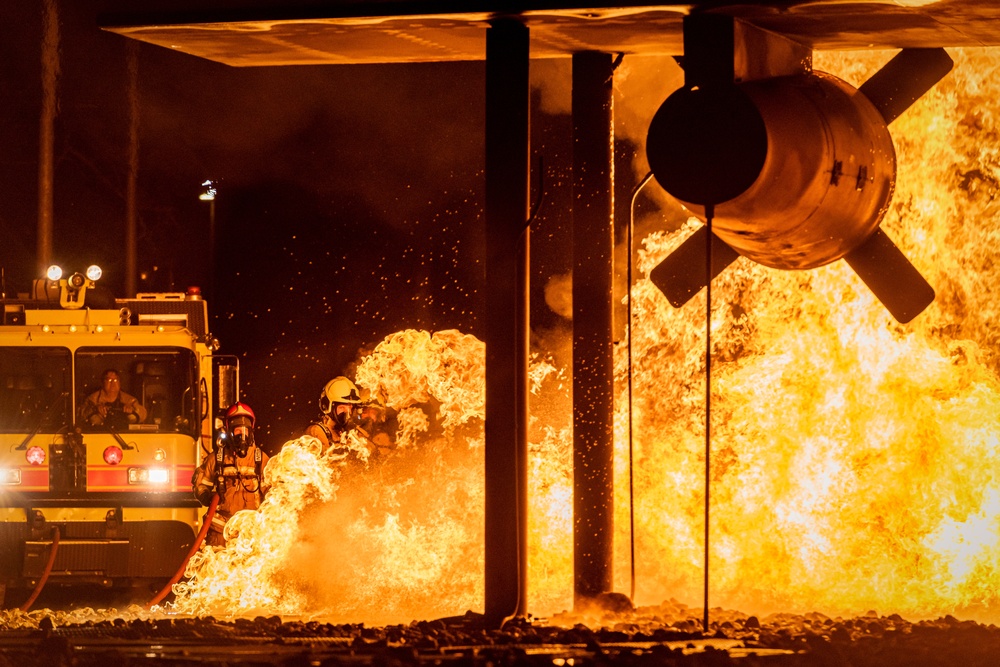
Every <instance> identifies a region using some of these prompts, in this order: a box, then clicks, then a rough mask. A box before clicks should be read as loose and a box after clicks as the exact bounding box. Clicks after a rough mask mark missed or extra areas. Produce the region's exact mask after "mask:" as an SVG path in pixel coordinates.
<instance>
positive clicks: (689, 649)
mask: <svg viewBox="0 0 1000 667" xmlns="http://www.w3.org/2000/svg"><path fill="white" fill-rule="evenodd" d="M664 605H665V606H664V607H659V608H640V609H638V610H634V611H625V612H616V613H612V614H604V616H603V617H602V618H600V619H594V618H591V619H589V621H588V623H583V622H576V623H574V622H573V618H572V616H571V615H570V614H568V613H567V614H561V615H558V616H555V617H553V618H551V619H545V620H542V619H532V618H527V619H521V618H517V619H513V620H511V621H509V622H508V623H506V624H505V625H504V627H503V628H502V629H491V628H488V627H486V626H485V625H484V624H483V619H482V617H481V616H480V615H478V614H475V613H472V612H468V613H466V614H465V615H464V616H457V617H453V618H445V619H437V620H430V621H415V622H412V623H409V624H399V625H387V626H383V627H368V626H366V625H365V624H358V623H346V624H341V623H325V622H319V621H313V620H310V621H302V620H287V619H281V618H279V617H277V616H270V617H268V616H258V617H256V618H253V619H246V618H237V619H231V620H221V619H218V618H213V617H202V618H173V617H170V616H165V615H162V614H161V615H145V614H142V613H139V609H138V608H135V609H134V610H132V611H131V612H126V613H123V614H120V615H116V614H115V613H111V612H113V610H108V611H107V612H103V615H104V616H106V618H101V616H102V612H94V613H93V614H92V615H91V619H90V620H85V621H80V620H79V618H80V615H79V614H67V613H63V612H49V611H48V610H40V611H37V612H32V613H31V614H25V613H23V612H18V611H0V667H15V666H16V667H42V666H44V667H62V666H66V667H69V666H74V667H98V666H100V667H109V666H111V665H128V666H130V667H135V666H147V665H149V666H152V665H171V666H172V667H187V666H192V667H194V666H198V667H223V666H229V665H260V666H265V665H281V666H282V667H286V666H287V667H292V666H295V667H298V666H300V665H302V666H305V665H317V666H320V667H333V666H341V665H396V666H399V667H405V666H408V665H420V666H423V665H455V666H459V665H474V666H482V667H486V666H491V667H492V666H496V667H499V666H501V665H525V666H535V665H557V666H561V665H573V666H574V667H575V666H578V665H612V664H613V665H670V666H675V667H685V666H715V665H746V666H748V667H752V666H758V665H760V666H764V665H767V666H770V665H775V666H782V667H784V666H799V665H803V666H804V665H809V666H810V667H812V666H819V667H895V666H897V665H898V666H900V667H902V666H903V665H905V666H907V667H910V666H913V665H918V666H925V665H941V666H945V665H947V666H952V665H962V667H977V666H979V665H983V666H985V665H991V666H992V665H995V664H996V660H997V656H998V655H1000V629H998V628H997V627H996V626H995V625H992V624H991V625H984V624H981V623H977V622H975V621H963V620H959V619H956V618H954V617H952V616H945V617H942V618H938V619H934V620H922V621H915V622H911V621H908V620H906V619H904V618H902V617H900V616H899V615H896V614H892V615H889V616H882V615H879V614H877V613H875V612H869V613H868V614H867V615H862V616H859V617H854V618H840V617H837V618H830V617H828V616H824V615H823V614H819V613H810V614H787V613H784V614H771V615H769V616H765V617H761V618H758V617H756V616H748V615H745V614H740V613H736V612H726V611H724V610H721V609H720V610H713V617H712V620H711V624H710V631H709V632H708V633H705V632H703V631H702V626H701V621H700V619H698V617H697V616H696V615H695V614H693V613H691V612H696V611H697V610H694V609H686V608H684V607H683V605H672V606H671V605H668V603H664ZM666 607H669V609H666V611H665V608H666ZM677 612H687V613H686V614H684V613H680V614H678V613H677ZM671 616H673V617H671ZM129 617H131V618H129ZM74 619H76V620H74Z"/></svg>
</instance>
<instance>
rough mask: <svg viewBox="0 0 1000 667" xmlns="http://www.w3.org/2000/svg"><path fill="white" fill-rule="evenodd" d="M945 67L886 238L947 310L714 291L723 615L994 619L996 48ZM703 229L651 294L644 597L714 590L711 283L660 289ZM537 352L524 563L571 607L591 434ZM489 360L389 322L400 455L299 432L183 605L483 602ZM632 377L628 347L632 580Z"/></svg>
mask: <svg viewBox="0 0 1000 667" xmlns="http://www.w3.org/2000/svg"><path fill="white" fill-rule="evenodd" d="M951 54H952V56H953V58H954V59H955V61H956V66H955V68H954V70H953V71H952V73H951V74H949V75H948V76H947V77H946V78H945V79H944V80H943V81H942V82H941V83H939V84H938V85H937V86H936V87H935V88H934V89H933V90H932V91H931V92H930V93H928V94H927V95H925V96H924V98H922V99H921V100H919V101H918V102H917V103H916V104H915V105H914V106H913V107H911V108H910V109H909V110H908V111H907V112H906V113H905V114H904V115H903V116H902V117H900V118H899V119H898V120H896V121H895V122H894V123H893V125H892V128H891V131H892V135H893V138H894V141H895V145H896V149H897V153H898V160H899V175H898V179H897V186H896V193H895V196H894V198H893V204H892V208H891V210H890V211H889V214H888V215H887V217H886V219H885V221H884V222H883V227H884V229H886V231H887V232H888V233H889V234H890V236H891V237H892V238H893V239H894V240H895V242H896V243H897V245H899V246H900V247H901V249H902V250H903V251H904V252H905V254H906V255H907V256H908V257H909V258H910V259H911V260H912V261H913V263H914V264H915V265H916V266H917V268H918V269H919V270H920V271H921V273H922V274H923V275H924V276H926V277H927V279H928V280H929V281H930V283H931V284H932V285H934V286H935V288H936V290H937V300H936V301H935V303H934V304H933V305H932V306H931V307H930V308H929V309H928V310H927V311H926V312H924V313H923V314H922V315H920V316H919V317H918V318H917V319H916V320H914V322H912V323H911V324H909V325H905V326H902V325H899V324H897V323H896V322H895V321H894V320H892V319H891V317H890V316H889V315H888V313H886V311H885V309H884V308H883V307H882V306H881V304H879V303H878V302H877V301H876V300H875V299H874V297H873V296H872V295H871V294H870V292H869V291H868V290H867V288H866V287H865V286H864V285H863V284H862V283H861V281H860V280H859V279H858V278H857V277H856V276H855V275H854V274H853V273H852V272H851V271H850V270H849V268H848V267H847V266H846V265H844V263H842V262H838V263H836V264H834V265H831V266H828V267H824V268H822V269H818V270H814V271H809V272H782V271H776V270H770V269H766V268H764V267H761V266H759V265H756V264H752V263H750V262H748V261H746V260H739V261H738V262H737V263H736V264H734V265H733V266H732V267H730V269H729V270H728V271H726V272H725V273H724V274H723V275H722V276H720V278H719V279H717V281H716V282H715V283H713V304H712V306H713V308H712V313H713V315H712V322H711V326H712V341H713V355H714V357H713V366H712V441H711V446H712V452H711V462H712V474H711V484H712V486H711V505H712V508H711V517H712V519H711V525H710V529H711V531H710V532H711V558H710V561H711V570H710V580H711V599H710V604H711V605H712V606H725V607H729V608H735V609H740V610H742V611H744V612H747V613H757V614H761V613H767V612H769V611H777V610H781V611H788V612H805V611H820V612H823V613H826V614H828V615H853V614H862V613H864V612H866V611H867V610H869V609H877V610H878V611H879V613H883V614H889V613H894V612H895V613H899V614H902V615H904V616H907V617H911V618H923V617H929V616H938V615H942V614H945V613H951V614H956V615H962V616H965V617H971V618H977V619H980V620H993V619H995V618H997V617H1000V614H998V613H997V612H998V611H1000V598H998V593H997V591H1000V567H998V563H1000V480H998V479H997V474H998V472H997V471H1000V379H998V373H1000V354H998V353H1000V340H998V336H1000V332H998V330H997V329H996V327H995V326H993V324H992V323H993V322H994V321H996V317H997V315H998V312H997V311H998V309H1000V304H998V303H997V302H996V298H995V296H994V295H993V294H992V293H991V288H992V286H993V285H997V284H1000V275H997V274H998V273H1000V268H997V267H1000V263H998V262H997V261H996V260H997V259H998V258H997V257H996V255H997V252H998V251H997V248H998V247H1000V243H998V242H1000V238H998V237H1000V224H998V220H997V216H998V207H1000V199H998V197H997V194H998V192H1000V159H998V150H1000V149H998V148H997V147H998V146H1000V126H998V122H997V118H996V114H995V113H994V111H993V109H994V107H995V100H996V99H998V98H1000V90H998V88H1000V84H998V83H997V77H996V76H992V75H993V74H994V73H996V72H997V62H998V60H997V54H996V52H995V51H990V50H953V51H951ZM891 55H892V54H890V53H883V52H871V53H864V54H823V53H819V54H816V58H815V68H816V69H818V70H823V71H828V72H831V73H834V74H837V75H838V76H841V77H843V78H845V79H846V80H848V81H850V82H851V83H853V84H854V85H859V84H860V83H861V82H862V81H863V80H864V79H865V78H867V76H869V75H870V74H871V73H872V72H874V71H875V70H876V69H878V67H879V66H881V64H883V63H884V62H885V61H886V60H888V58H889V57H890V56H891ZM626 60H627V59H626ZM638 168H639V167H637V169H638ZM650 187H654V186H650ZM673 215H674V217H675V218H676V217H677V212H676V211H675V212H674V213H673ZM664 217H665V218H669V216H664ZM644 223H646V224H648V220H647V221H644ZM688 231H689V228H687V227H685V228H682V229H679V230H673V231H659V232H655V233H653V234H651V235H650V236H648V237H647V238H646V239H645V240H644V241H643V242H642V244H641V246H642V247H641V249H640V250H639V252H638V260H637V270H636V275H637V276H640V278H639V279H638V280H637V281H636V283H635V284H634V285H633V287H632V306H633V315H632V327H633V339H632V346H633V355H632V356H633V362H634V363H633V368H632V379H633V392H634V393H633V397H632V401H631V408H632V410H633V413H632V415H633V420H632V421H633V432H632V434H631V440H632V446H633V452H634V468H633V474H634V497H633V498H632V499H631V501H632V503H633V504H634V520H635V535H634V540H635V554H636V564H635V572H636V600H635V602H636V603H637V604H640V605H651V604H658V603H660V602H661V601H663V600H667V599H670V598H676V599H678V600H682V601H685V602H686V603H688V604H691V605H699V604H701V585H702V575H703V571H702V566H703V550H704V543H703V530H704V524H703V518H704V517H703V502H704V493H705V489H704V477H703V475H704V456H705V452H704V445H705V443H704V407H705V406H704V393H705V365H704V358H703V352H704V330H705V323H704V312H705V302H704V299H705V295H704V293H702V294H701V295H700V296H699V297H696V298H695V299H693V300H692V301H691V303H689V304H688V305H687V306H685V307H684V308H682V309H678V310H675V309H673V308H672V307H671V306H670V305H669V304H668V303H667V301H666V299H665V298H664V297H663V296H662V294H660V292H659V291H658V290H657V289H656V288H655V287H654V286H653V285H652V283H650V282H649V280H648V279H647V278H646V276H648V273H649V271H650V269H651V268H652V267H653V266H655V265H656V263H657V262H658V261H659V260H660V259H662V258H663V257H664V256H665V255H666V254H667V253H668V252H669V251H670V250H671V249H672V248H674V247H676V246H677V245H678V244H679V243H680V241H681V240H682V239H683V238H684V236H685V235H686V234H687V233H688ZM562 344H563V345H568V341H563V342H562ZM539 352H540V356H539V357H538V358H535V359H533V363H532V402H531V415H532V423H531V433H530V436H531V445H530V471H529V479H530V488H529V494H530V517H529V521H530V528H529V530H530V535H529V575H528V576H529V611H530V612H531V613H532V614H533V615H536V616H546V615H550V614H553V613H556V612H559V611H561V610H564V609H568V608H570V607H572V576H573V575H572V541H573V540H572V455H571V451H572V433H571V429H570V426H569V425H570V422H571V419H570V410H571V403H570V399H569V398H568V396H567V394H568V392H569V387H570V385H569V382H568V379H567V378H568V373H569V371H568V369H564V368H559V367H558V366H557V364H556V362H555V361H554V358H556V356H555V355H553V354H551V352H552V351H551V350H540V351H539ZM483 359H484V348H483V344H482V343H481V342H480V341H478V340H476V339H475V338H474V337H472V336H469V335H465V334H462V333H460V332H456V331H439V332H435V333H433V334H431V333H429V332H425V331H413V330H407V331H401V332H399V333H396V334H393V335H392V336H389V337H387V338H386V339H385V340H384V341H383V342H382V343H381V344H379V345H378V346H377V347H376V348H375V349H374V351H373V352H372V354H371V355H369V356H368V357H366V358H365V359H363V360H361V362H360V364H359V367H358V369H357V375H356V377H357V380H358V383H359V384H361V385H363V386H368V387H375V386H381V387H382V388H383V389H384V390H385V392H386V394H387V397H388V403H389V406H390V407H391V408H393V409H395V410H398V411H399V421H400V435H399V443H400V444H399V447H398V448H397V449H396V450H395V451H394V452H393V453H392V454H391V455H389V456H388V457H383V458H382V459H374V460H371V461H368V462H367V464H365V463H359V462H348V461H346V460H344V459H338V458H334V457H331V456H325V455H323V454H322V453H321V452H320V451H319V449H318V447H317V446H316V443H315V442H314V441H311V440H309V439H300V440H295V441H292V442H289V443H286V444H285V445H284V447H283V448H282V450H281V452H280V453H279V454H277V455H276V456H275V457H274V458H272V460H271V464H270V466H269V468H268V475H269V476H270V481H271V483H272V485H273V488H274V490H273V491H272V492H271V494H270V496H269V497H268V498H267V499H266V501H265V503H264V506H263V507H262V508H261V510H260V511H259V512H257V513H254V514H249V513H248V514H247V515H246V516H240V517H239V518H238V519H237V520H234V521H232V522H231V525H233V527H234V528H235V529H237V530H238V531H239V533H238V535H236V536H234V537H233V539H232V541H231V544H230V546H229V547H227V548H226V549H225V550H223V551H218V552H213V551H211V550H203V551H202V552H200V553H199V554H198V555H197V557H196V558H195V559H193V560H192V562H191V564H190V567H189V570H188V574H189V575H190V577H191V578H190V580H189V581H188V582H186V583H184V584H179V585H178V586H177V587H176V593H177V597H176V601H175V602H173V603H172V604H171V605H168V606H167V607H166V610H167V611H173V612H177V613H194V614H213V615H217V616H220V615H221V616H224V615H255V614H258V613H264V614H274V613H279V614H285V615H294V616H308V617H313V618H322V619H325V620H331V621H353V622H357V621H364V622H368V623H388V622H408V621H410V620H412V619H417V618H434V617H439V616H449V615H457V614H462V613H464V612H465V611H466V610H469V609H471V610H481V609H482V606H483V577H482V572H483V547H482V545H483V409H484V408H483V403H484V374H483ZM628 370H629V369H628V368H627V357H626V350H625V348H624V346H621V349H619V350H618V352H617V357H616V376H617V380H618V396H617V400H616V405H617V406H618V408H617V410H616V436H615V437H616V450H617V457H616V470H615V472H616V498H615V503H616V532H615V543H616V547H615V552H616V562H615V586H616V589H617V590H619V591H628V590H629V587H630V580H629V579H630V571H629V551H630V549H629V541H630V535H629V510H630V507H632V506H633V505H632V504H630V498H629V494H628V477H627V476H628V467H627V466H628V445H629V439H630V434H629V433H628V408H629V400H628V396H627V393H626V389H627V383H626V378H627V376H626V373H627V372H628Z"/></svg>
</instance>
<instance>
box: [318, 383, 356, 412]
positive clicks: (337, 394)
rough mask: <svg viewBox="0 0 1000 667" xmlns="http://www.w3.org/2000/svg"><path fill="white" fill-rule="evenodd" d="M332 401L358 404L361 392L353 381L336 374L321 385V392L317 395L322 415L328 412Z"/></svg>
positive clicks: (331, 407)
mask: <svg viewBox="0 0 1000 667" xmlns="http://www.w3.org/2000/svg"><path fill="white" fill-rule="evenodd" d="M334 403H349V404H351V405H359V404H360V403H361V394H359V393H358V388H357V387H356V386H355V385H354V383H353V382H351V381H350V380H348V379H347V378H346V377H344V376H343V375H338V376H337V377H335V378H333V379H332V380H330V381H329V382H327V383H326V386H325V387H323V393H322V394H320V396H319V409H320V412H322V413H323V414H324V415H328V414H330V411H331V410H333V405H334Z"/></svg>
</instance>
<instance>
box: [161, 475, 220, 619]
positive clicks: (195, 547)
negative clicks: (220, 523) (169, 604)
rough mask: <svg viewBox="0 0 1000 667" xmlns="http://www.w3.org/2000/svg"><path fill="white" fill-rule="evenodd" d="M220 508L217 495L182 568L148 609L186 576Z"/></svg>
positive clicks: (209, 506)
mask: <svg viewBox="0 0 1000 667" xmlns="http://www.w3.org/2000/svg"><path fill="white" fill-rule="evenodd" d="M218 506H219V494H218V493H216V494H215V495H213V496H212V502H211V503H209V505H208V512H206V513H205V522H204V523H203V524H202V526H201V530H200V531H198V536H197V537H195V538H194V544H192V545H191V550H190V551H188V554H187V556H185V557H184V560H183V562H181V566H180V567H179V568H178V569H177V572H175V573H174V576H172V577H171V578H170V581H168V582H167V585H166V586H164V587H163V588H162V589H161V590H160V592H159V593H157V594H156V596H155V597H154V598H153V599H152V600H150V601H149V602H147V603H146V609H149V608H151V607H152V606H153V605H155V604H159V602H160V601H161V600H162V599H163V598H165V597H167V594H168V593H169V592H170V589H171V588H173V586H174V584H176V583H177V582H178V581H180V579H181V577H182V576H184V570H186V569H187V564H188V561H189V560H191V556H193V555H195V553H197V551H198V549H200V548H201V543H202V542H204V541H205V536H206V535H208V528H209V526H211V525H212V519H213V518H215V509H216V508H217V507H218Z"/></svg>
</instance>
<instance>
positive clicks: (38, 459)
mask: <svg viewBox="0 0 1000 667" xmlns="http://www.w3.org/2000/svg"><path fill="white" fill-rule="evenodd" d="M24 458H25V459H27V461H28V463H30V464H31V465H33V466H40V465H42V464H43V463H45V450H44V449H42V448H41V447H39V446H38V445H35V446H34V447H29V448H28V451H26V452H25V453H24Z"/></svg>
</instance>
